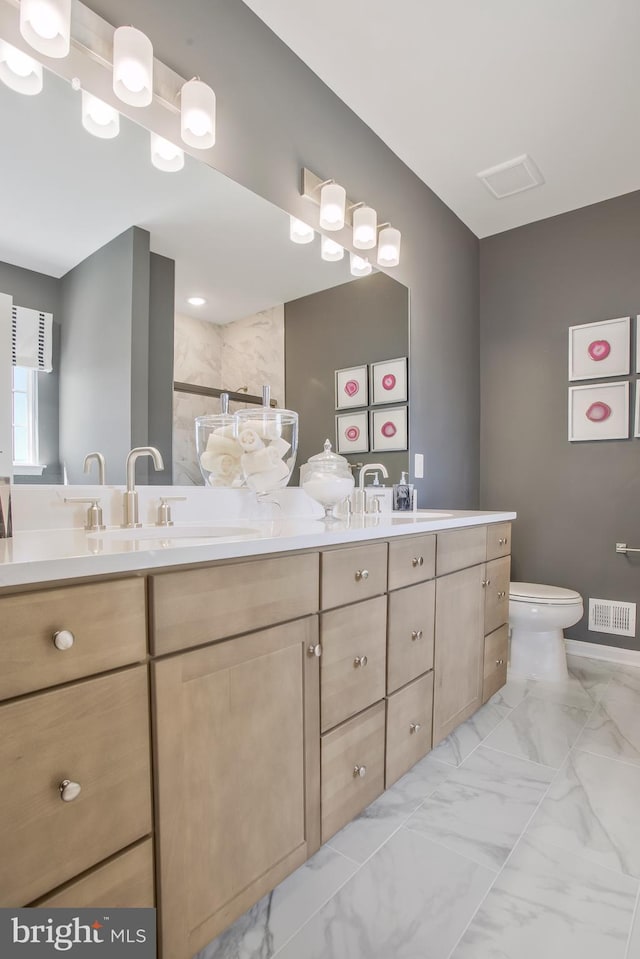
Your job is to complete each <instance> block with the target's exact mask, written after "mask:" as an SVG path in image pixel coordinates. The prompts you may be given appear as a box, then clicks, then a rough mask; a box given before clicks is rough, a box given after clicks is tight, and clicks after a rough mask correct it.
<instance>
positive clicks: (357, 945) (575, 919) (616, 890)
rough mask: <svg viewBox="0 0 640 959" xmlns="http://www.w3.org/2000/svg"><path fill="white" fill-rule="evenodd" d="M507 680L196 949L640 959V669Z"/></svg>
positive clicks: (225, 953)
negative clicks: (558, 679)
mask: <svg viewBox="0 0 640 959" xmlns="http://www.w3.org/2000/svg"><path fill="white" fill-rule="evenodd" d="M569 666H570V677H569V680H568V682H566V683H562V684H554V685H551V684H545V683H535V682H529V681H516V680H512V681H510V682H508V683H507V686H506V687H505V688H504V689H502V690H500V692H499V693H497V694H496V695H495V696H494V697H493V699H492V700H491V701H490V702H489V703H487V705H486V706H484V707H483V708H482V709H481V710H479V711H478V713H476V715H475V716H474V717H472V718H471V719H470V720H469V721H468V722H467V723H464V724H463V725H462V726H461V727H460V728H459V729H458V730H456V731H455V732H454V733H453V734H452V735H451V736H450V737H449V738H448V739H447V740H445V742H444V743H441V744H440V745H439V746H438V747H437V748H436V749H435V750H433V752H432V753H431V754H430V755H429V756H427V757H426V758H425V759H423V760H422V761H421V762H420V763H418V764H417V765H416V766H415V767H414V768H413V769H412V770H411V771H410V772H409V773H407V775H406V776H404V777H403V778H402V779H401V780H400V781H399V782H397V783H396V784H395V785H394V786H392V788H391V789H389V790H387V792H386V793H384V794H383V795H382V796H381V797H380V798H379V799H377V800H376V801H375V802H374V803H372V804H371V806H369V807H368V809H366V810H365V811H364V812H363V813H362V815H361V816H360V817H359V818H358V819H357V820H355V821H354V822H353V823H350V824H349V825H348V826H347V827H345V829H343V830H342V831H341V832H339V833H338V834H337V835H336V836H334V837H333V838H332V839H331V840H330V841H329V842H328V843H327V844H326V845H325V846H323V847H322V849H320V850H319V852H318V853H317V854H316V855H315V856H314V857H313V858H312V859H311V860H309V862H308V863H306V864H305V865H304V866H302V867H301V868H300V869H298V870H297V872H295V873H294V874H293V875H291V876H289V877H288V878H287V879H286V880H285V881H284V882H283V883H281V884H280V885H279V886H278V887H277V888H276V889H275V890H274V891H273V892H272V893H271V894H270V895H268V896H265V897H264V899H262V900H261V901H260V902H259V903H257V904H256V905H255V906H254V907H253V909H251V910H249V912H247V913H246V914H245V915H244V916H242V917H241V918H240V919H239V920H238V921H237V922H236V923H235V924H234V925H233V926H232V927H231V928H230V929H228V930H227V931H226V932H225V933H223V934H222V935H221V936H220V937H219V938H218V939H216V940H215V941H214V942H212V943H210V945H209V946H208V947H207V948H206V949H204V950H203V951H202V952H201V953H199V954H198V957H197V959H271V957H272V956H275V957H277V959H543V957H544V959H640V669H634V668H632V667H623V666H617V665H614V664H609V663H603V662H600V661H595V660H588V659H582V658H580V659H578V658H574V657H572V658H571V659H570V660H569Z"/></svg>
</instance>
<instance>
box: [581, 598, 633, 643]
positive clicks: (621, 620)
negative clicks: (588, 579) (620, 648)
mask: <svg viewBox="0 0 640 959" xmlns="http://www.w3.org/2000/svg"><path fill="white" fill-rule="evenodd" d="M589 629H592V630H594V631H595V632H596V633H612V634H613V635H614V636H635V634H636V604H635V603H616V602H614V601H613V600H612V599H590V600H589Z"/></svg>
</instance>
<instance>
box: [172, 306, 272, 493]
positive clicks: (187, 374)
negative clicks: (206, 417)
mask: <svg viewBox="0 0 640 959" xmlns="http://www.w3.org/2000/svg"><path fill="white" fill-rule="evenodd" d="M173 378H174V380H178V381H180V382H182V383H194V384H196V385H198V386H213V387H217V388H219V389H227V390H230V391H232V392H238V391H239V390H244V391H246V392H248V393H253V394H257V395H260V394H261V392H262V386H263V384H265V383H268V384H270V386H271V396H272V398H273V399H275V400H277V402H278V405H279V406H284V306H274V307H272V308H271V309H269V310H264V311H263V312H261V313H255V314H254V315H253V316H247V317H245V318H244V319H242V320H235V321H234V322H233V323H228V324H227V325H226V326H221V325H217V324H215V323H207V322H205V321H203V320H197V319H194V318H193V317H190V316H182V315H181V314H179V313H178V314H176V320H175V347H174V374H173ZM241 408H242V406H241V404H232V405H231V411H232V412H234V410H235V409H241ZM219 410H220V401H219V400H218V399H213V398H209V397H206V396H192V395H190V394H188V393H174V394H173V482H174V483H176V484H178V485H183V486H184V485H187V486H188V485H195V486H202V483H203V481H202V475H201V473H200V469H199V468H198V463H197V461H196V447H195V432H194V422H193V421H194V418H195V417H196V416H202V415H203V414H205V413H217V412H219Z"/></svg>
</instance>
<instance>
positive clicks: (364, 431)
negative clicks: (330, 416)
mask: <svg viewBox="0 0 640 959" xmlns="http://www.w3.org/2000/svg"><path fill="white" fill-rule="evenodd" d="M336 450H337V451H338V453H342V454H344V453H368V452H369V416H368V413H367V411H366V410H362V411H361V412H359V413H337V414H336Z"/></svg>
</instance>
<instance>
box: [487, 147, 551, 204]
mask: <svg viewBox="0 0 640 959" xmlns="http://www.w3.org/2000/svg"><path fill="white" fill-rule="evenodd" d="M476 176H477V177H478V179H479V180H482V182H483V183H484V185H485V186H486V188H487V190H488V191H489V192H490V193H491V194H492V195H493V196H495V197H496V199H498V200H502V199H503V198H504V197H505V196H513V195H514V193H522V192H523V191H524V190H531V189H533V187H534V186H541V185H542V184H543V183H544V177H543V176H542V174H541V173H540V170H539V169H538V168H537V166H536V165H535V163H534V162H533V160H532V159H531V157H529V156H527V154H526V153H523V154H522V156H519V157H516V158H515V160H507V161H506V163H498V165H497V166H492V167H490V168H489V169H488V170H482V171H481V172H480V173H477V174H476Z"/></svg>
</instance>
